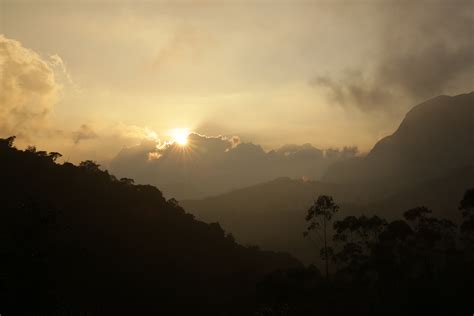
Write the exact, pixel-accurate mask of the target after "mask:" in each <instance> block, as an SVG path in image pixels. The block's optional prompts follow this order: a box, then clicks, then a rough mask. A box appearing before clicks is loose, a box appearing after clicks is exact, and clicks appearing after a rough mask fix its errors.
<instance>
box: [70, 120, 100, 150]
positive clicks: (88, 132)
mask: <svg viewBox="0 0 474 316" xmlns="http://www.w3.org/2000/svg"><path fill="white" fill-rule="evenodd" d="M72 136H73V141H74V144H76V145H78V144H79V142H80V141H82V140H88V139H94V138H97V137H98V135H97V133H96V132H95V131H94V130H93V129H92V127H91V126H89V125H87V124H82V125H81V126H80V127H79V129H78V130H77V131H75V132H73V133H72Z"/></svg>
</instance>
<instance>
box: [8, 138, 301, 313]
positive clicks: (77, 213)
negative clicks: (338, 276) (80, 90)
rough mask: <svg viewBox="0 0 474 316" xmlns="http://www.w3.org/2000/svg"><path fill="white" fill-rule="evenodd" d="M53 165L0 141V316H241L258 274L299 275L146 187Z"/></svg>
mask: <svg viewBox="0 0 474 316" xmlns="http://www.w3.org/2000/svg"><path fill="white" fill-rule="evenodd" d="M56 157H57V156H56V155H55V154H54V153H46V152H36V151H35V150H27V151H19V150H17V149H15V148H13V147H12V139H8V140H0V174H1V177H0V217H1V219H0V234H1V238H0V256H1V258H0V266H1V269H0V270H1V271H0V292H1V294H0V297H1V302H0V306H1V309H2V310H1V312H2V314H3V313H5V315H8V314H68V315H70V314H79V313H81V314H84V313H85V312H88V315H89V314H111V313H118V314H129V315H136V314H142V313H143V311H147V312H148V313H151V314H158V313H162V314H163V315H173V314H179V315H183V314H191V313H192V314H206V315H209V314H224V313H227V314H230V311H233V312H234V313H236V314H243V313H244V311H245V310H246V308H250V309H251V308H252V307H251V304H252V300H251V299H250V298H251V297H252V295H253V292H254V290H255V285H256V283H257V282H258V281H259V280H260V279H262V278H263V276H264V275H265V274H267V273H269V272H271V271H274V270H276V269H278V268H288V267H298V266H300V264H299V262H298V261H296V260H295V259H293V258H292V257H290V256H289V255H285V254H278V253H273V252H264V251H260V250H257V249H255V248H246V247H243V246H240V245H238V244H236V243H235V242H234V240H233V238H232V236H230V235H226V234H225V233H224V231H223V230H222V229H221V228H220V226H219V225H218V224H205V223H203V222H199V221H197V220H195V219H194V217H193V216H192V215H190V214H187V213H185V211H184V210H183V209H182V208H181V207H180V206H178V205H177V203H176V201H174V200H169V201H166V200H165V199H164V198H163V196H162V194H161V192H160V191H159V190H158V189H156V188H155V187H152V186H143V185H133V183H131V182H132V181H131V180H128V179H122V180H117V179H115V178H114V177H113V176H111V175H109V174H108V173H107V172H106V171H101V170H99V169H98V168H97V165H95V164H94V163H93V162H85V163H82V164H81V165H80V166H74V165H72V164H70V163H65V164H62V165H59V164H56V163H55V162H54V160H55V158H56ZM140 311H142V312H140Z"/></svg>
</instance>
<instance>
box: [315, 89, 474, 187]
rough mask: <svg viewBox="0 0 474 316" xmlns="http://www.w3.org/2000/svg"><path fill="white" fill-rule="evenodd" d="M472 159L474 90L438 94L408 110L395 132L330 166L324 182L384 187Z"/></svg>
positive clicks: (415, 180) (428, 175) (412, 181)
mask: <svg viewBox="0 0 474 316" xmlns="http://www.w3.org/2000/svg"><path fill="white" fill-rule="evenodd" d="M473 164H474V92H471V93H468V94H461V95H457V96H452V97H451V96H438V97H436V98H433V99H431V100H428V101H426V102H423V103H421V104H419V105H417V106H415V107H413V108H412V110H411V111H409V112H408V113H407V115H406V117H405V119H404V120H403V121H402V123H401V124H400V127H399V128H398V130H397V131H395V133H393V134H392V135H390V136H388V137H386V138H384V139H382V140H380V141H379V142H378V143H377V144H375V146H374V148H373V149H372V150H371V151H370V152H369V154H368V155H367V156H366V157H362V158H355V159H349V160H346V161H341V162H338V163H335V164H333V165H332V166H330V168H329V169H328V171H327V172H326V174H325V176H324V177H323V181H324V182H331V183H353V184H354V183H357V184H358V185H361V184H364V185H368V186H370V188H371V189H375V188H377V189H378V190H381V189H389V188H394V187H395V188H397V187H402V186H406V185H413V184H415V183H421V182H423V181H425V180H430V179H434V178H437V177H439V176H443V175H445V174H447V173H449V172H451V171H452V170H454V169H458V168H463V167H466V166H470V165H473Z"/></svg>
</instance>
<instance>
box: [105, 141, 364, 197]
mask: <svg viewBox="0 0 474 316" xmlns="http://www.w3.org/2000/svg"><path fill="white" fill-rule="evenodd" d="M356 153H357V150H356V149H354V148H346V149H344V150H336V149H333V150H329V151H327V154H326V151H323V150H320V149H318V148H315V147H313V146H312V145H311V144H304V145H285V146H283V147H281V148H279V149H276V150H271V151H268V152H266V151H265V150H263V148H262V147H261V146H260V145H257V144H253V143H245V142H242V141H241V140H240V139H239V138H238V137H235V136H234V137H224V136H215V137H212V136H205V135H200V134H197V133H191V134H190V135H189V136H188V145H186V146H184V147H183V146H181V145H179V144H177V143H169V142H162V141H159V140H153V139H148V140H145V141H142V142H141V143H140V144H139V145H137V146H131V147H127V148H124V149H122V150H121V151H120V152H119V153H118V155H117V156H116V157H115V158H114V159H113V160H112V161H111V162H110V164H109V168H110V170H111V172H112V173H114V174H116V175H117V176H119V177H129V178H133V179H135V180H136V181H137V182H139V183H150V184H154V185H156V186H158V187H159V188H160V189H161V190H163V191H164V193H165V194H166V195H167V196H169V197H177V198H189V197H200V196H205V195H212V194H218V193H222V192H226V191H229V190H232V189H235V188H239V187H244V186H248V185H253V184H256V183H259V182H262V181H268V180H272V179H275V178H277V177H282V176H289V177H294V178H305V179H319V178H320V177H321V176H322V174H323V172H324V170H325V169H326V168H327V166H328V165H329V164H331V163H333V162H335V161H338V160H340V159H345V158H349V157H353V156H354V155H355V154H356Z"/></svg>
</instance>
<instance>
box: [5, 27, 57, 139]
mask: <svg viewBox="0 0 474 316" xmlns="http://www.w3.org/2000/svg"><path fill="white" fill-rule="evenodd" d="M56 61H57V59H56ZM0 79H1V80H0V122H1V123H0V134H1V135H3V136H7V135H17V136H20V137H24V138H27V139H28V138H30V137H31V135H32V134H34V133H36V132H37V131H38V130H40V129H42V128H44V127H45V125H46V124H47V122H48V119H49V116H50V114H51V112H52V111H53V108H54V106H55V104H56V102H57V100H58V93H59V91H60V90H61V85H60V84H59V83H58V82H57V81H56V78H55V75H54V71H53V69H52V68H51V66H50V64H49V63H48V61H47V60H44V59H42V58H41V56H39V55H38V54H37V53H35V52H34V51H32V50H30V49H27V48H25V47H23V46H22V45H21V43H20V42H18V41H15V40H12V39H8V38H6V37H5V36H4V35H0Z"/></svg>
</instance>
